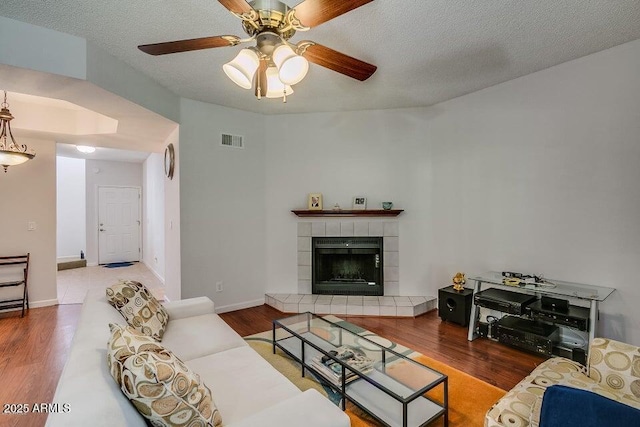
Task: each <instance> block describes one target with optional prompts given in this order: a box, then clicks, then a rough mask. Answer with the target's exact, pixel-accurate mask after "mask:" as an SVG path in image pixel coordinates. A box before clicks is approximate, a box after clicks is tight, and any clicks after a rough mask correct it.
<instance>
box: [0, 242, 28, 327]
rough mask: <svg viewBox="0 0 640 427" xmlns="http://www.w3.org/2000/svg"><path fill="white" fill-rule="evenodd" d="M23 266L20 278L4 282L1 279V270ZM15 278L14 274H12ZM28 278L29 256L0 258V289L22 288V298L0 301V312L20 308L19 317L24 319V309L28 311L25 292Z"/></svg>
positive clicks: (26, 292) (26, 293)
mask: <svg viewBox="0 0 640 427" xmlns="http://www.w3.org/2000/svg"><path fill="white" fill-rule="evenodd" d="M22 265H24V267H23V270H22V278H21V279H18V278H17V277H15V278H13V279H10V280H8V281H4V280H5V279H3V278H2V277H3V276H2V270H4V269H5V268H10V266H14V268H15V267H17V268H20V266H22ZM14 276H15V274H14ZM28 277H29V254H26V255H17V256H3V257H0V288H9V287H17V286H24V289H23V291H22V298H10V299H4V300H0V310H9V309H14V308H22V314H21V315H20V317H24V311H25V307H26V309H27V310H28V309H29V293H28V291H27V281H28V280H27V279H28Z"/></svg>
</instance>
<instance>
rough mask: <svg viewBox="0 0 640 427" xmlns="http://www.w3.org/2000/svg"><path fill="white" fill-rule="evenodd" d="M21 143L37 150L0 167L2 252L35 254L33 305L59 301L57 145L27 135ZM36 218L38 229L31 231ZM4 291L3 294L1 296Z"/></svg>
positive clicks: (31, 275) (32, 263)
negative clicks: (26, 158)
mask: <svg viewBox="0 0 640 427" xmlns="http://www.w3.org/2000/svg"><path fill="white" fill-rule="evenodd" d="M16 140H17V141H18V142H19V143H20V144H26V145H28V147H29V148H30V149H33V150H35V152H36V157H35V158H34V159H33V160H29V161H28V162H27V163H24V164H22V165H18V166H11V167H9V169H8V172H7V173H4V171H3V170H2V169H1V168H0V212H2V220H1V221H0V236H2V238H0V254H2V255H7V256H8V255H19V254H26V253H27V252H29V253H31V259H30V266H29V301H31V307H34V308H35V307H38V306H44V305H53V304H57V302H58V301H57V295H56V294H57V291H56V145H55V142H54V141H51V140H41V139H32V138H24V137H20V136H19V135H16ZM30 221H33V222H35V224H36V229H35V230H33V231H27V223H28V222H30ZM2 295H3V294H2V293H0V298H2V297H3V296H2Z"/></svg>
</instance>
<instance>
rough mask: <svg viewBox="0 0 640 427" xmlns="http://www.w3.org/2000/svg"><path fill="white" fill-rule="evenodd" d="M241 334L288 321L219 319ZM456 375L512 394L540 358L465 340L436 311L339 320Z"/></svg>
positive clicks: (267, 312)
mask: <svg viewBox="0 0 640 427" xmlns="http://www.w3.org/2000/svg"><path fill="white" fill-rule="evenodd" d="M220 316H221V317H222V318H223V319H224V320H225V322H227V323H228V324H229V325H230V326H231V327H232V328H233V329H235V330H236V332H238V333H239V334H240V335H242V336H247V335H251V334H255V333H258V332H262V331H266V330H268V329H271V324H272V323H271V322H272V321H273V319H278V318H282V317H286V316H288V314H286V313H281V312H280V311H278V310H276V309H274V308H272V307H270V306H268V305H262V306H259V307H253V308H247V309H244V310H238V311H233V312H230V313H223V314H221V315H220ZM338 317H340V318H343V319H345V320H347V321H349V322H351V323H354V324H356V325H358V326H360V327H362V328H365V329H368V330H370V331H371V332H374V333H376V334H378V335H380V336H383V337H385V338H387V339H389V340H391V341H395V342H397V343H398V344H402V345H404V346H406V347H409V348H411V349H413V350H416V351H419V352H420V353H422V354H424V355H427V356H429V357H431V358H433V359H436V360H439V361H441V362H443V363H446V364H447V365H449V366H452V367H454V368H456V369H458V370H460V371H463V372H466V373H467V374H469V375H471V376H474V377H476V378H479V379H481V380H483V381H486V382H488V383H490V384H493V385H495V386H497V387H500V388H501V389H504V390H509V389H511V388H512V387H513V386H514V385H516V384H517V383H518V382H519V381H520V380H522V379H523V378H524V377H525V376H527V375H528V374H529V373H530V372H531V371H532V370H533V368H535V367H536V366H537V365H538V364H540V363H541V362H542V361H543V360H545V358H543V357H540V356H537V355H535V354H529V353H525V352H523V351H520V350H516V349H514V348H511V347H508V346H505V345H503V344H500V343H497V342H494V341H490V340H487V339H476V340H474V341H472V342H469V341H467V328H466V327H462V326H459V325H455V324H452V323H448V322H442V321H441V320H440V318H439V317H438V312H437V310H433V311H430V312H428V313H426V314H423V315H422V316H418V317H415V318H398V317H358V316H338Z"/></svg>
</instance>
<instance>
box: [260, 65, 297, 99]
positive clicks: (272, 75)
mask: <svg viewBox="0 0 640 427" xmlns="http://www.w3.org/2000/svg"><path fill="white" fill-rule="evenodd" d="M266 74H267V98H282V97H283V96H284V94H285V89H286V91H287V95H291V94H292V93H293V89H291V86H289V85H285V84H284V83H282V82H281V81H280V79H279V78H278V70H277V69H276V68H275V67H269V68H267V73H266Z"/></svg>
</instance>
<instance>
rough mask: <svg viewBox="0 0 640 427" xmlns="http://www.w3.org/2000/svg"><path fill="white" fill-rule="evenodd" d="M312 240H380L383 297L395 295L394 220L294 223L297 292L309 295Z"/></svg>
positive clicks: (396, 238)
mask: <svg viewBox="0 0 640 427" xmlns="http://www.w3.org/2000/svg"><path fill="white" fill-rule="evenodd" d="M313 237H382V246H383V247H382V276H383V277H384V286H383V287H384V295H398V293H399V290H400V286H399V269H400V268H399V267H400V256H399V255H400V252H399V248H400V245H399V238H400V237H399V233H398V222H397V221H385V222H382V221H363V222H359V221H358V222H354V221H341V222H338V221H333V222H324V221H314V222H299V223H298V293H299V294H311V293H312V286H311V278H312V275H313V272H312V269H311V265H312V246H311V244H312V238H313Z"/></svg>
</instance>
